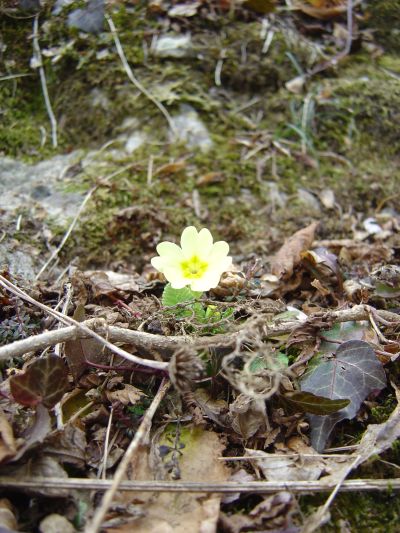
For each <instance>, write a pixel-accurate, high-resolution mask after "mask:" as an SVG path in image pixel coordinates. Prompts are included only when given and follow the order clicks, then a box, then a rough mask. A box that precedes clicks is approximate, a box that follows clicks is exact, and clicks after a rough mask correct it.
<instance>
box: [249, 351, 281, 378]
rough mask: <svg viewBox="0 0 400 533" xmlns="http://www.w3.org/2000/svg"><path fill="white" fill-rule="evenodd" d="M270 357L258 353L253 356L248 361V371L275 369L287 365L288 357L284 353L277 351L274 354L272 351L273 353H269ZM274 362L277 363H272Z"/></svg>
mask: <svg viewBox="0 0 400 533" xmlns="http://www.w3.org/2000/svg"><path fill="white" fill-rule="evenodd" d="M271 357H272V358H273V359H270V358H267V357H262V356H259V355H258V356H257V357H255V358H254V359H253V360H252V361H251V363H250V366H249V370H250V372H254V373H256V372H260V370H264V369H266V368H270V369H276V367H278V368H284V367H287V366H288V358H287V357H286V355H285V354H284V353H281V352H278V353H276V354H275V353H274V354H273V355H271ZM271 363H272V364H271ZM274 363H277V364H274Z"/></svg>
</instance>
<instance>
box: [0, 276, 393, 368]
mask: <svg viewBox="0 0 400 533" xmlns="http://www.w3.org/2000/svg"><path fill="white" fill-rule="evenodd" d="M1 278H2V276H0V285H2V279H1ZM370 309H371V308H370V307H368V306H366V305H356V306H354V307H352V308H351V309H343V310H339V311H327V312H326V313H314V314H312V315H310V316H309V317H308V322H312V321H313V320H315V319H318V320H319V321H320V320H321V319H322V320H326V322H327V323H330V322H333V323H337V322H349V321H353V320H354V321H357V320H368V318H369V310H370ZM375 314H376V315H377V316H378V317H381V318H383V319H384V320H388V321H390V322H398V323H399V324H400V317H399V316H398V315H396V314H395V313H390V312H388V311H375ZM64 318H65V317H64ZM69 320H72V319H69ZM257 324H258V325H260V319H256V320H254V319H250V320H248V321H247V322H245V323H244V324H243V325H242V326H241V328H240V329H239V330H238V331H234V332H232V333H226V334H218V335H212V336H204V337H191V336H189V335H182V336H170V337H165V336H163V335H154V334H152V333H146V332H145V331H135V330H131V329H124V328H118V327H116V326H108V325H106V324H104V322H103V321H100V320H98V319H90V320H87V321H85V322H80V323H78V322H76V323H75V325H71V326H67V327H65V328H61V329H58V330H54V331H46V332H44V333H40V334H38V335H33V336H31V337H28V338H27V339H22V340H19V341H15V342H13V343H11V344H7V345H6V346H2V347H0V361H2V360H4V359H8V358H10V357H18V356H21V355H23V354H25V353H27V352H33V351H36V350H43V349H44V348H47V347H48V346H53V345H54V344H59V343H60V342H67V341H71V340H77V339H85V338H86V339H87V338H90V337H92V336H95V337H96V338H99V337H100V339H101V340H102V341H103V340H104V341H105V339H103V338H102V337H101V336H102V335H103V336H105V337H107V339H109V341H111V342H119V343H123V344H130V345H132V346H134V347H135V348H136V349H137V350H138V351H139V352H143V351H144V352H145V353H152V352H156V353H159V354H160V355H161V356H163V357H164V358H165V359H169V357H170V356H171V355H172V354H173V352H174V351H175V350H177V349H178V348H179V347H181V346H182V345H185V344H190V345H192V346H194V347H195V348H198V349H208V348H224V349H229V348H232V349H233V348H234V347H235V343H236V338H237V336H238V334H239V333H240V332H243V330H245V329H248V330H249V331H251V330H253V329H254V327H255V326H256V325H257ZM262 327H263V332H262V335H263V338H264V339H268V338H272V337H277V336H282V335H287V334H288V333H291V332H292V331H293V330H294V329H296V328H298V327H301V322H298V321H290V322H278V321H276V322H274V323H272V324H263V325H262ZM123 352H124V353H125V354H126V353H128V352H125V351H124V350H123ZM129 355H132V354H129ZM122 357H125V355H122ZM132 357H134V356H133V355H132ZM125 358H126V357H125ZM136 359H137V360H135V362H136V363H140V362H142V364H144V363H143V361H146V360H141V359H140V358H138V357H137V358H136ZM129 360H131V359H130V358H129ZM154 363H156V362H155V361H154ZM159 364H161V365H162V367H163V368H164V367H165V363H162V362H161V363H160V362H159Z"/></svg>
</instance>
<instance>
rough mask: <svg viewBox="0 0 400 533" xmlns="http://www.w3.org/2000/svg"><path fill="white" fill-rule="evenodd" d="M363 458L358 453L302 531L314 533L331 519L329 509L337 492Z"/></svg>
mask: <svg viewBox="0 0 400 533" xmlns="http://www.w3.org/2000/svg"><path fill="white" fill-rule="evenodd" d="M360 459H361V456H360V455H357V456H356V458H355V459H354V461H352V463H351V464H350V465H348V466H347V467H346V468H345V469H344V471H343V473H342V474H341V476H340V479H339V481H338V482H337V483H336V486H335V488H334V489H333V491H332V492H331V494H330V495H329V498H328V499H327V500H326V502H325V503H324V505H322V506H321V507H319V508H318V510H317V511H316V512H315V513H314V514H312V515H311V516H309V517H308V518H307V520H306V522H305V523H304V524H303V526H302V528H301V533H313V532H314V531H315V530H316V529H317V528H319V527H320V526H321V525H323V524H324V523H326V521H327V520H329V514H328V509H329V507H330V506H331V505H332V502H333V500H334V499H335V497H336V495H337V493H338V492H339V490H340V487H341V486H342V485H343V483H344V482H345V480H346V477H347V476H348V475H349V474H350V472H351V471H352V470H353V468H355V466H356V465H357V464H359V462H360Z"/></svg>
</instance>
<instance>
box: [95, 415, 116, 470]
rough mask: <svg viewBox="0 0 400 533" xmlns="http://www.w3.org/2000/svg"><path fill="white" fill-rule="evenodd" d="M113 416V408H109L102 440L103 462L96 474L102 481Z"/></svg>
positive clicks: (105, 467) (105, 468)
mask: <svg viewBox="0 0 400 533" xmlns="http://www.w3.org/2000/svg"><path fill="white" fill-rule="evenodd" d="M113 415H114V409H113V407H111V410H110V416H109V417H108V424H107V430H106V436H105V439H104V453H103V462H102V464H101V466H100V468H99V472H98V477H100V475H101V478H102V479H106V475H107V460H108V445H109V442H110V433H111V424H112V419H113Z"/></svg>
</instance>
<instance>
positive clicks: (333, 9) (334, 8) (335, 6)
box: [294, 0, 347, 20]
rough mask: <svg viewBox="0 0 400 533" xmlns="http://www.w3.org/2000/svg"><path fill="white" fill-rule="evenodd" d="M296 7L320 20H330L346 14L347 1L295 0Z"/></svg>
mask: <svg viewBox="0 0 400 533" xmlns="http://www.w3.org/2000/svg"><path fill="white" fill-rule="evenodd" d="M294 7H295V8H296V9H299V10H300V11H302V12H303V13H305V14H306V15H309V16H310V17H313V18H316V19H319V20H329V19H331V18H334V17H338V16H340V15H343V13H346V8H347V2H346V0H307V2H301V1H299V0H295V3H294Z"/></svg>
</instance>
